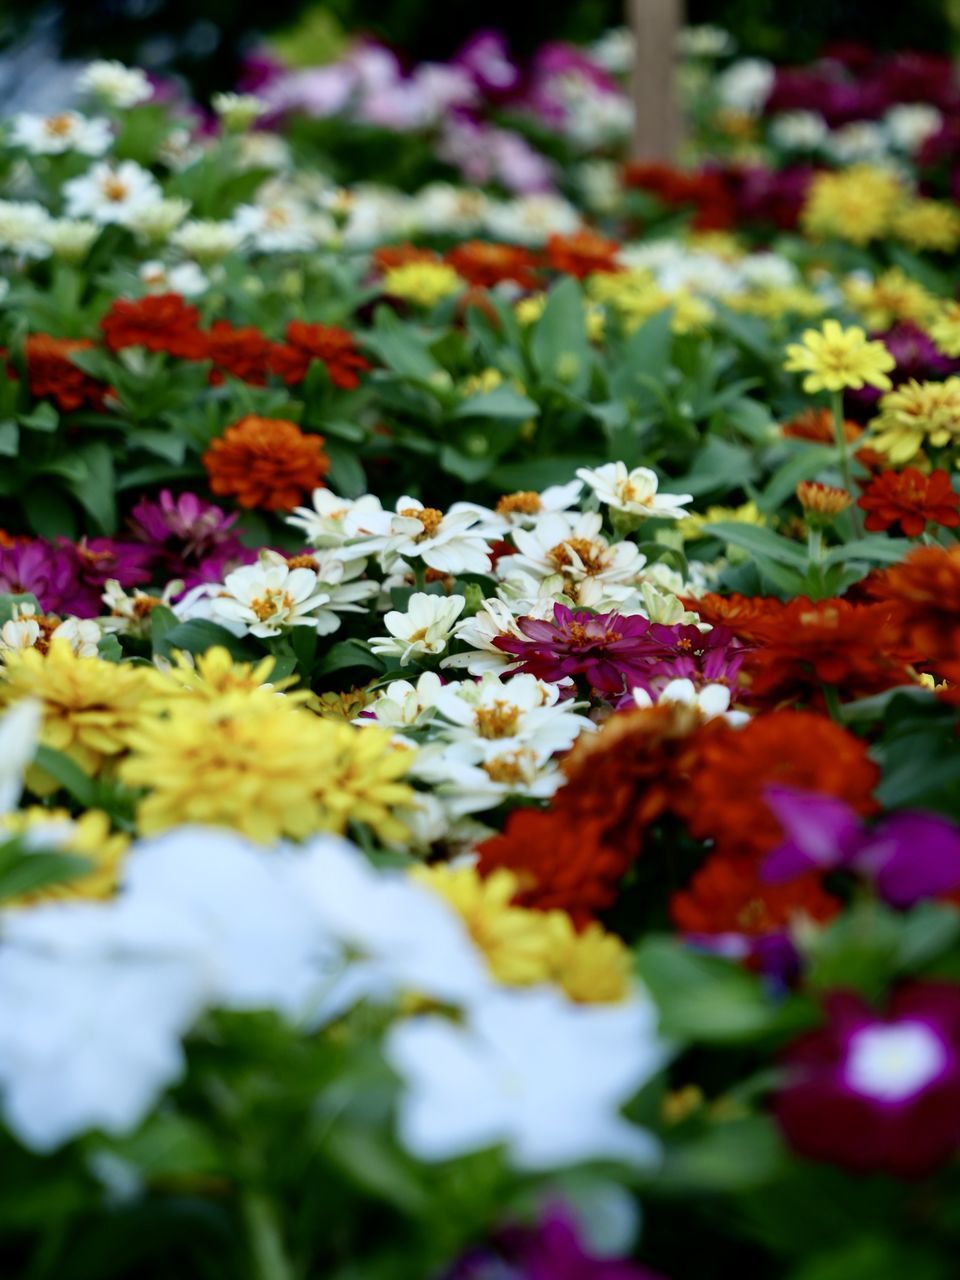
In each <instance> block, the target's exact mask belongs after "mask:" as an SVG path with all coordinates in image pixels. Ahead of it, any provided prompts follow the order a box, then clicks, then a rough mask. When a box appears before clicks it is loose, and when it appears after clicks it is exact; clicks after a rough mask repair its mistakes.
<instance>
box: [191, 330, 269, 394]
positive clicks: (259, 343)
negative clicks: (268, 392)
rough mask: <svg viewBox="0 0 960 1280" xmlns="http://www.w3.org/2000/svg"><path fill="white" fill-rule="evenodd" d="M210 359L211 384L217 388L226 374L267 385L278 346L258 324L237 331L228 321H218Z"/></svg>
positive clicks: (209, 349)
mask: <svg viewBox="0 0 960 1280" xmlns="http://www.w3.org/2000/svg"><path fill="white" fill-rule="evenodd" d="M206 342H207V349H206V356H207V358H208V359H210V360H212V361H213V370H212V372H211V374H210V381H211V382H212V383H213V384H214V385H215V386H216V385H219V384H220V383H221V382H223V375H224V374H225V373H229V374H230V375H231V377H234V378H239V379H240V380H241V382H249V383H250V384H251V385H252V386H255V387H262V386H265V385H266V381H267V374H268V372H269V371H270V367H271V359H272V357H273V354H274V350H275V344H274V343H272V342H271V341H270V339H269V338H266V337H264V335H263V334H262V333H261V332H260V330H259V329H257V328H256V327H255V326H254V325H246V326H245V327H243V328H235V327H234V326H233V325H232V324H230V322H229V321H228V320H216V321H214V323H213V325H211V327H210V331H209V332H208V334H207V339H206Z"/></svg>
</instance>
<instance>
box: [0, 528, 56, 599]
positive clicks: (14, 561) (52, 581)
mask: <svg viewBox="0 0 960 1280" xmlns="http://www.w3.org/2000/svg"><path fill="white" fill-rule="evenodd" d="M73 584H74V569H73V560H72V558H71V557H70V555H69V554H68V553H67V552H65V551H63V550H61V549H60V548H59V547H54V546H51V544H50V543H49V542H45V541H44V540H43V539H42V538H34V539H33V540H32V541H29V542H17V543H15V545H14V546H12V547H0V594H2V595H15V596H19V595H33V596H36V598H37V602H38V604H39V605H40V608H41V609H42V610H43V611H44V612H45V613H62V612H63V611H64V604H65V602H66V600H67V599H68V598H69V596H70V594H71V591H72V588H73Z"/></svg>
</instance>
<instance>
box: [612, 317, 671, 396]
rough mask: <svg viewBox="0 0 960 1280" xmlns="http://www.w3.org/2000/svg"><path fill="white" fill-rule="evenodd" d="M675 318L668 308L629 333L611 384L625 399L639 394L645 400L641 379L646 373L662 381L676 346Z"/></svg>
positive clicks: (614, 369) (618, 394)
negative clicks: (673, 329)
mask: <svg viewBox="0 0 960 1280" xmlns="http://www.w3.org/2000/svg"><path fill="white" fill-rule="evenodd" d="M672 319H673V313H672V311H671V310H670V309H669V308H668V309H667V310H665V311H659V312H657V314H656V315H653V316H651V317H650V319H649V320H646V321H644V323H643V324H642V325H640V327H639V328H638V329H636V330H634V332H633V333H632V334H631V335H630V338H629V339H628V340H627V342H626V344H625V345H624V347H623V350H622V351H621V352H620V353H619V355H618V356H617V358H616V363H615V365H614V368H613V372H612V373H611V375H610V386H611V388H612V389H613V391H614V393H615V394H616V395H617V396H619V397H621V398H624V399H625V398H626V397H628V396H638V395H639V399H640V400H641V402H643V403H646V402H647V401H648V400H649V395H648V394H647V393H646V392H645V391H644V390H642V389H641V383H640V382H639V379H640V378H641V377H644V376H645V377H648V378H654V379H655V380H656V381H657V382H663V378H664V373H665V372H666V370H667V369H668V368H669V367H670V352H671V350H672V349H673V332H672V330H671V328H670V325H671V321H672Z"/></svg>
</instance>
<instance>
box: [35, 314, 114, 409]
mask: <svg viewBox="0 0 960 1280" xmlns="http://www.w3.org/2000/svg"><path fill="white" fill-rule="evenodd" d="M92 346H93V343H92V342H89V341H86V340H85V339H76V340H71V339H68V338H51V337H50V335H49V334H47V333H34V334H31V336H30V337H29V338H27V340H26V342H25V343H24V353H25V355H26V357H27V381H28V382H29V384H30V394H31V395H32V396H35V397H36V398H37V399H38V400H45V399H48V398H49V399H50V400H53V401H54V402H55V403H56V404H57V405H58V407H59V408H61V409H63V410H64V412H66V413H69V412H70V411H71V410H73V409H79V408H81V407H83V406H84V405H86V406H89V407H90V408H91V409H102V408H103V392H104V388H103V386H102V385H101V384H100V383H99V382H97V381H96V380H95V379H94V378H91V377H90V376H89V375H88V374H86V373H84V372H83V370H82V369H78V368H77V366H76V365H75V364H74V363H73V362H72V361H71V359H70V355H71V353H72V352H74V351H89V350H90V348H91V347H92Z"/></svg>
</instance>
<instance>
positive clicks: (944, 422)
mask: <svg viewBox="0 0 960 1280" xmlns="http://www.w3.org/2000/svg"><path fill="white" fill-rule="evenodd" d="M869 430H870V432H871V433H872V436H873V437H874V438H873V439H871V441H870V444H871V445H872V447H873V448H874V449H876V450H878V452H880V453H883V454H886V456H887V457H888V458H889V460H890V463H891V465H893V466H898V465H899V464H900V463H902V462H909V460H910V459H911V458H913V457H914V456H915V455H916V454H917V453H919V451H920V449H921V448H922V447H923V446H924V445H930V446H932V447H933V448H934V449H942V448H944V447H945V446H947V445H949V446H950V447H955V446H956V445H957V444H958V443H960V378H946V379H945V380H944V381H943V382H917V381H916V380H915V379H913V378H911V379H910V381H909V382H906V383H903V384H902V385H901V386H899V387H897V389H896V390H895V391H891V392H889V393H888V394H887V395H885V396H884V397H883V398H882V400H881V401H880V413H879V415H878V416H877V417H876V418H874V419H873V421H872V422H871V423H870V424H869Z"/></svg>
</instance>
